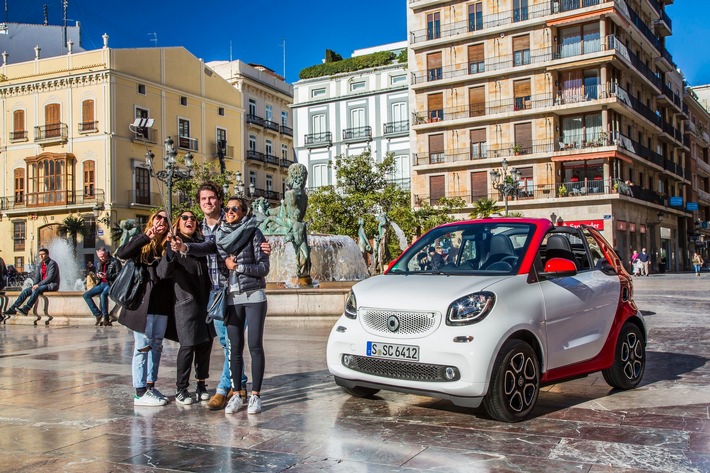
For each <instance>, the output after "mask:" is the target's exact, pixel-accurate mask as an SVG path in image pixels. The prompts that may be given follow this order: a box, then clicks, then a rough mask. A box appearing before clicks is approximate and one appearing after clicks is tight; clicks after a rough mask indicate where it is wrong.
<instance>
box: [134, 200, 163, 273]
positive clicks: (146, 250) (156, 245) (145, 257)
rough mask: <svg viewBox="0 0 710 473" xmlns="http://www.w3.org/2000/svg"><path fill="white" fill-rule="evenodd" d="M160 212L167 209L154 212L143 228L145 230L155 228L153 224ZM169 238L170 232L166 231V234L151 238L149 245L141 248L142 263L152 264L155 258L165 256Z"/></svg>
mask: <svg viewBox="0 0 710 473" xmlns="http://www.w3.org/2000/svg"><path fill="white" fill-rule="evenodd" d="M160 212H165V210H164V209H158V210H156V211H155V212H154V213H153V214H151V216H150V217H149V218H148V223H146V225H145V228H144V229H143V231H144V232H147V231H148V230H150V229H151V228H153V224H154V223H155V217H156V215H158V214H159V213H160ZM166 213H167V212H166ZM167 238H168V232H165V234H164V235H162V236H160V237H158V238H152V239H151V240H150V243H149V244H148V245H145V246H144V247H143V248H142V249H141V259H140V261H141V263H143V264H146V265H151V264H153V262H154V261H155V260H158V259H160V258H161V257H162V256H163V252H164V251H165V242H166V241H167Z"/></svg>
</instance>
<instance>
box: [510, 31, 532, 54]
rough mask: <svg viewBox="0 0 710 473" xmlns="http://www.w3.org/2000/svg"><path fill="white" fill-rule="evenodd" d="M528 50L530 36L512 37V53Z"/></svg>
mask: <svg viewBox="0 0 710 473" xmlns="http://www.w3.org/2000/svg"><path fill="white" fill-rule="evenodd" d="M525 49H530V35H527V34H526V35H522V36H515V37H513V51H523V50H525Z"/></svg>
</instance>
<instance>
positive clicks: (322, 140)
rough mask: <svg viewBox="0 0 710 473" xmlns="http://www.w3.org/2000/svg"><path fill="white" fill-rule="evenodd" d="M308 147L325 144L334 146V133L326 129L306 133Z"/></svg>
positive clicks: (317, 146) (318, 146)
mask: <svg viewBox="0 0 710 473" xmlns="http://www.w3.org/2000/svg"><path fill="white" fill-rule="evenodd" d="M305 144H306V148H320V147H323V146H327V147H331V146H333V135H332V133H331V132H329V131H326V132H323V133H310V134H308V135H305Z"/></svg>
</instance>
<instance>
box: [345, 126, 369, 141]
mask: <svg viewBox="0 0 710 473" xmlns="http://www.w3.org/2000/svg"><path fill="white" fill-rule="evenodd" d="M371 139H372V127H370V126H360V127H357V128H346V129H344V130H343V141H344V142H346V143H352V142H356V141H370V140H371Z"/></svg>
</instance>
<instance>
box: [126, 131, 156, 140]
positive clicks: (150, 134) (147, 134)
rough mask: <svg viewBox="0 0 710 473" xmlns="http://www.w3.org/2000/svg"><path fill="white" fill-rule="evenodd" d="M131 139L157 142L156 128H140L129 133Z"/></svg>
mask: <svg viewBox="0 0 710 473" xmlns="http://www.w3.org/2000/svg"><path fill="white" fill-rule="evenodd" d="M131 141H138V142H141V143H144V142H145V143H157V142H158V130H153V129H152V128H141V129H140V131H138V132H137V133H132V134H131Z"/></svg>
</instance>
